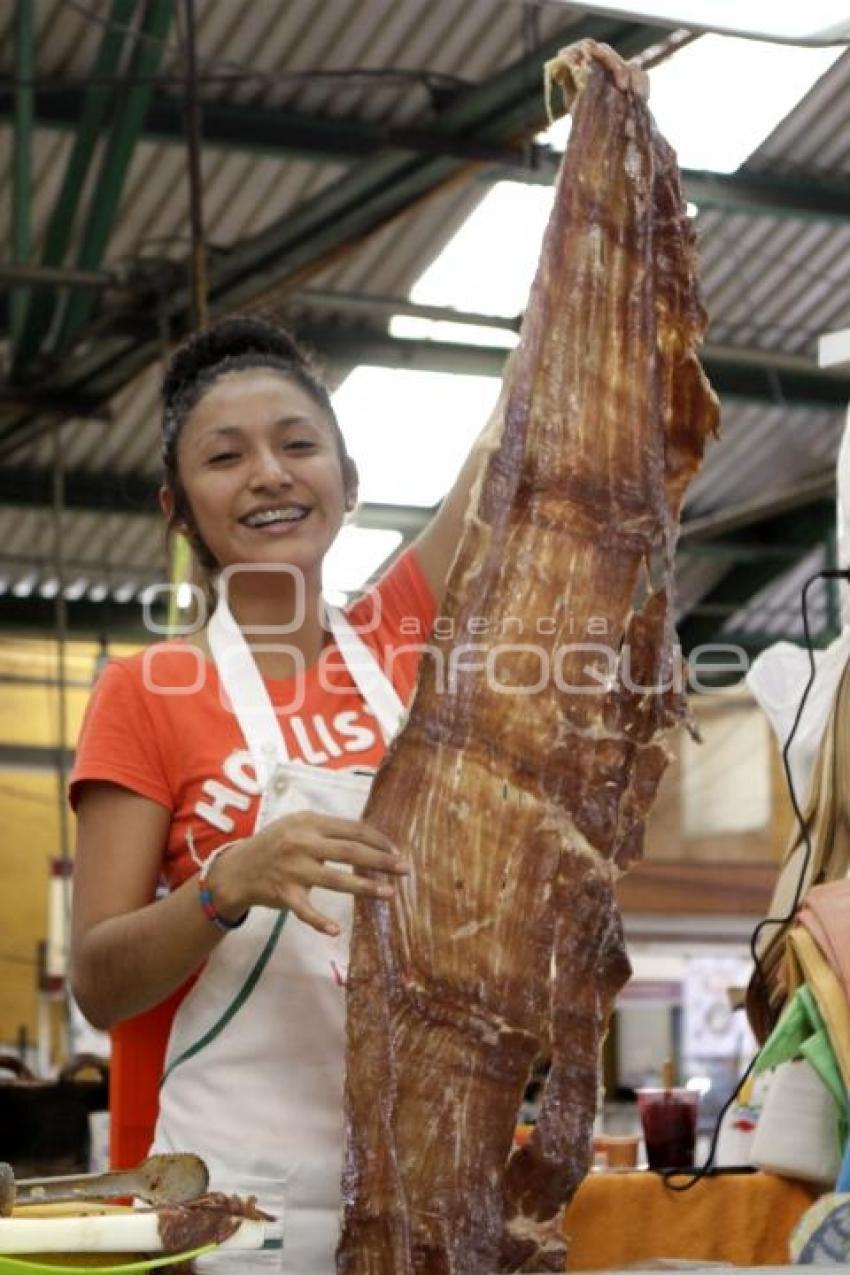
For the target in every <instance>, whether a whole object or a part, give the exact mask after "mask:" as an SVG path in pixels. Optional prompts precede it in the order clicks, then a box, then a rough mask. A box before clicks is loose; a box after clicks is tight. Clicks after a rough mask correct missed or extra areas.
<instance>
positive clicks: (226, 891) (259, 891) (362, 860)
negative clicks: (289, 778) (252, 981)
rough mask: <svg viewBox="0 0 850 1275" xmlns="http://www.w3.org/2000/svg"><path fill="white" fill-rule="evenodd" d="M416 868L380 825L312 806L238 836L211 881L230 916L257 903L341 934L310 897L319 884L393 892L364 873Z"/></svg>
mask: <svg viewBox="0 0 850 1275" xmlns="http://www.w3.org/2000/svg"><path fill="white" fill-rule="evenodd" d="M340 865H342V866H340ZM408 870H409V869H408V867H407V865H406V864H405V863H403V862H402V860H401V859H400V858H399V854H398V851H397V850H396V849H395V847H394V846H393V845H392V843H391V842H390V841H389V840H388V838H387V837H385V836H384V834H383V833H382V832H378V830H377V829H376V828H372V827H371V826H370V825H369V824H367V823H363V822H362V821H360V820H357V821H355V820H352V819H335V818H333V817H331V816H330V815H318V814H312V813H311V812H309V811H306V810H305V811H303V812H300V813H296V814H292V815H283V816H282V817H281V818H279V819H275V820H273V821H272V822H271V823H269V824H266V826H265V827H264V828H262V829H260V831H259V832H255V833H254V834H253V836H250V837H246V838H245V839H244V840H242V841H238V842H236V844H235V845H234V846H233V847H232V848H231V849H229V850H227V851H226V852H225V853H224V854H223V855H222V856H221V858H220V859H218V860H217V861H216V863H215V865H214V866H213V867H211V869H210V872H209V876H208V883H209V886H210V888H211V890H212V893H213V898H214V900H215V907H216V910H217V911H218V912H219V913H220V914H221V915H222V916H225V917H228V918H230V919H235V918H236V917H238V916H240V915H241V914H242V913H243V912H245V910H246V909H247V908H249V907H251V906H252V905H254V904H258V905H260V906H263V907H270V908H288V909H289V910H290V911H291V912H294V913H295V915H296V916H297V917H298V918H299V920H301V921H304V922H305V923H306V924H307V925H311V926H312V927H313V929H315V930H319V931H321V932H322V933H323V934H333V935H335V934H338V933H339V926H338V925H336V924H335V923H334V922H333V921H332V920H331V919H330V918H329V917H327V916H324V915H323V914H322V913H321V912H319V911H318V910H317V909H316V908H314V907H313V905H312V903H311V902H310V890H311V889H312V888H313V886H321V887H323V888H324V889H325V890H337V891H339V892H340V893H342V894H359V895H367V896H371V897H372V898H379V899H388V898H391V897H392V895H393V894H394V893H395V889H394V886H393V885H392V884H391V883H390V882H389V881H386V880H383V881H381V880H376V879H375V878H374V877H371V876H363V875H362V873H363V872H364V871H365V872H382V873H390V874H391V875H392V876H393V877H398V876H402V875H404V874H405V873H406V872H407V871H408Z"/></svg>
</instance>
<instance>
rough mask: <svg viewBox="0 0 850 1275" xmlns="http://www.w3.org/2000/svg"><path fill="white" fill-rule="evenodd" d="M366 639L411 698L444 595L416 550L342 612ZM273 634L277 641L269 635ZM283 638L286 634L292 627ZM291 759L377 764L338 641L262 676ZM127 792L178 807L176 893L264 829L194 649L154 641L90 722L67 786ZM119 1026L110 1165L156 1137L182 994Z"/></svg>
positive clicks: (223, 709) (221, 703) (370, 720)
mask: <svg viewBox="0 0 850 1275" xmlns="http://www.w3.org/2000/svg"><path fill="white" fill-rule="evenodd" d="M346 615H347V618H348V620H349V622H350V623H351V624H352V625H353V626H354V628H355V629H356V631H357V632H358V634H359V636H360V637H361V638H362V640H363V641H364V643H365V644H366V645H367V646H368V647H369V648H370V650H371V651H372V652H373V654H374V655H375V656H376V658H377V659H378V662H379V663H380V664H381V667H382V668H383V669H384V671H385V673H386V674H387V676H388V677H389V678H390V680H391V681H392V683H393V685H394V686H395V689H396V691H397V693H398V695H399V698H400V699H401V700H402V702H403V703H405V704H407V703H409V701H410V699H411V696H412V694H413V690H414V687H415V685H416V676H417V672H418V667H419V656H420V648H421V645H422V643H424V642H425V641H426V640H427V637H428V634H429V632H430V629H431V624H432V622H433V619H434V600H433V597H432V595H431V592H430V589H429V587H428V583H427V581H426V579H425V576H424V575H423V572H422V568H421V566H420V564H419V561H418V558H417V556H416V551H415V550H414V549H408V550H407V551H406V552H405V553H403V554H402V555H401V556H400V557H399V558H398V559H397V560H396V561H395V562H394V563H393V565H392V566H391V567H390V568H389V570H388V571H387V572H386V574H385V575H384V576H383V577H382V578H381V580H380V581H379V582H378V583H377V585H376V586H375V587H374V588H373V589H372V590H370V592H369V593H368V594H366V596H365V597H364V598H362V599H361V600H360V601H358V602H356V603H355V604H354V605H353V606H352V607H350V608H349V609H348V610H347V611H346ZM268 640H269V641H274V640H275V639H274V638H270V639H268ZM279 641H280V642H281V643H285V642H286V635H285V634H283V635H281V637H280V639H279ZM266 687H267V689H268V691H269V695H270V697H271V700H272V703H273V704H274V706H275V709H276V710H277V713H278V718H279V721H280V725H281V731H282V733H283V737H284V742H285V745H286V749H287V752H288V754H289V756H290V758H291V759H292V760H297V761H304V762H306V763H307V764H309V765H316V766H323V767H327V768H329V769H334V770H341V769H346V768H356V769H358V770H365V771H367V772H371V771H374V770H375V768H376V767H377V766H378V764H379V763H380V761H381V758H382V757H383V754H384V744H383V740H382V738H381V734H380V731H379V729H378V724H377V722H376V721H375V719H374V717H373V716H372V714H371V713H370V712H369V711H368V709H367V708H366V706H365V704H364V702H363V700H362V698H361V696H360V693H359V691H358V690H357V688H356V686H355V685H354V682H353V681H352V679H351V676H350V674H349V673H348V670H347V669H346V668H345V665H344V663H343V662H342V657H341V655H340V653H339V650H338V648H337V647H336V645H335V644H334V643H331V644H329V645H328V646H327V647H325V649H324V650H323V652H322V655H321V658H320V659H319V661H318V662H317V663H316V664H315V665H313V666H311V667H310V668H307V669H305V670H304V671H303V673H302V674H301V675H299V676H298V677H296V678H292V679H288V680H274V679H270V678H269V679H266ZM92 780H102V781H108V782H110V783H114V784H118V785H120V786H121V787H123V788H129V789H130V790H131V791H133V792H135V793H139V794H140V795H141V796H144V797H148V798H149V799H150V800H151V801H155V802H157V803H158V804H159V805H162V806H164V807H165V808H166V809H167V810H168V811H170V813H171V825H170V829H169V835H168V842H167V845H166V847H165V853H164V857H163V865H162V872H163V877H164V879H165V881H166V883H167V884H168V886H169V887H171V888H174V887H176V886H177V885H180V884H181V883H182V882H183V881H185V880H186V879H187V877H189V876H191V875H192V873H193V872H195V871H197V866H198V861H199V860H201V861H202V860H203V859H205V858H206V857H207V856H208V855H209V854H210V852H211V851H212V850H213V849H214V848H215V847H216V846H217V845H221V844H223V843H224V842H226V841H232V840H235V839H236V838H239V837H244V836H249V835H250V834H251V832H252V831H253V829H254V823H255V821H256V817H257V807H258V804H259V791H258V785H257V782H256V776H255V773H254V768H253V765H252V762H251V757H250V753H249V751H248V749H247V746H246V743H245V739H244V737H243V735H242V732H241V731H240V729H239V724H238V722H237V720H236V718H235V716H234V714H233V712H232V709H231V707H230V705H229V703H228V702H227V699H226V696H225V694H224V692H223V690H222V687H221V683H220V681H219V678H218V673H217V670H216V668H215V665H214V664H213V663H212V662H211V661H210V660H207V659H205V658H204V656H203V654H202V653H201V652H200V651H198V650H197V649H196V648H194V647H191V646H189V645H188V644H185V643H182V642H179V641H172V642H163V643H157V644H155V645H152V646H150V647H148V648H146V649H145V650H144V651H142V652H140V653H139V654H137V655H134V656H131V657H130V658H129V659H124V660H115V661H113V662H111V663H110V664H108V665H107V667H106V669H105V670H104V672H103V673H102V674H101V676H100V678H99V679H98V682H97V685H96V687H95V689H94V691H93V693H92V696H91V699H90V701H89V704H88V707H87V710H86V714H85V718H84V720H83V725H82V730H81V732H80V739H79V742H78V745H77V753H76V760H75V763H74V768H73V772H72V774H71V781H70V800H71V804H72V805H73V806H74V807H75V808H76V805H77V802H78V800H79V796H80V790H81V787H82V786H83V785H84V784H85V783H86V782H88V781H92ZM185 991H186V989H185V988H182V989H179V990H178V992H177V993H175V994H174V996H172V997H171V998H170V999H169V1001H167V1002H166V1003H165V1004H164V1005H162V1006H157V1007H156V1008H155V1009H153V1010H151V1011H149V1012H148V1013H146V1014H141V1015H139V1016H138V1017H136V1018H133V1019H128V1020H127V1021H126V1022H124V1023H121V1024H120V1025H119V1026H118V1027H117V1028H116V1029H115V1031H114V1032H113V1055H112V1066H111V1073H112V1088H111V1095H110V1109H111V1113H112V1122H111V1135H112V1153H111V1158H112V1162H113V1164H115V1165H116V1166H118V1165H126V1164H129V1163H132V1162H134V1161H135V1160H138V1159H140V1158H141V1157H142V1156H144V1155H145V1154H146V1152H147V1149H148V1146H149V1144H150V1140H151V1136H152V1132H153V1124H154V1121H155V1118H156V1109H157V1098H156V1095H157V1085H158V1080H159V1076H160V1075H161V1072H162V1060H163V1057H164V1053H165V1047H166V1043H167V1038H168V1033H169V1031H170V1026H171V1020H172V1018H173V1016H174V1013H175V1011H176V1009H177V1006H178V1005H179V1002H180V1000H181V999H182V997H183V996H184V995H185Z"/></svg>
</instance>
